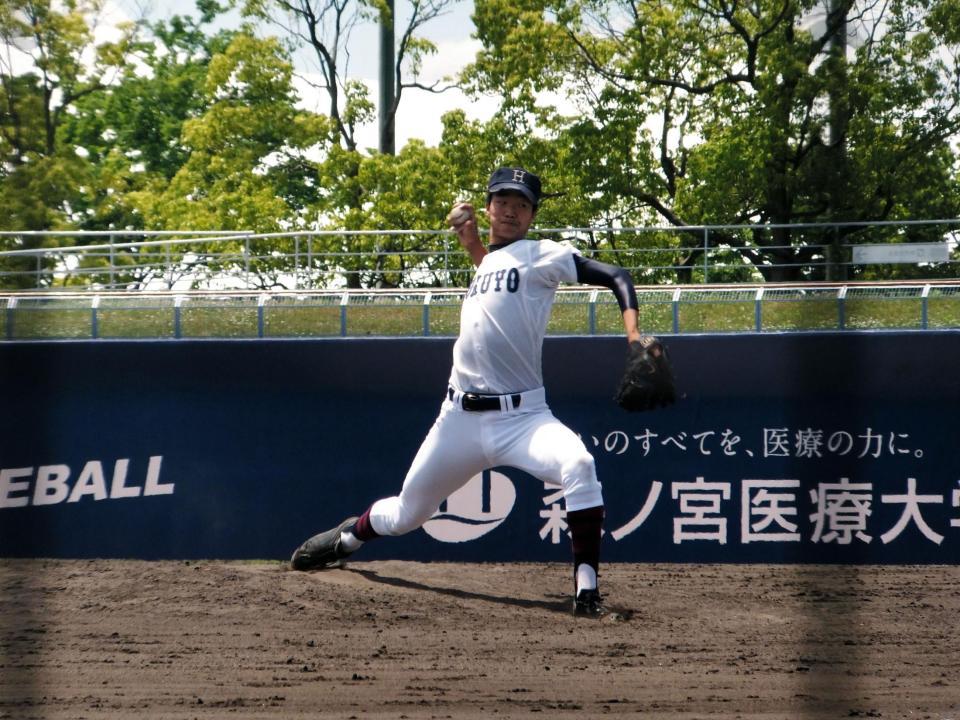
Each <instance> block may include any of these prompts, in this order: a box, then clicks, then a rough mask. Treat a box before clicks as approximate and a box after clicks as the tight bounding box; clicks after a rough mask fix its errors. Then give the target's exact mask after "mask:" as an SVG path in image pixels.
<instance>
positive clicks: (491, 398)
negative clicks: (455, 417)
mask: <svg viewBox="0 0 960 720" xmlns="http://www.w3.org/2000/svg"><path fill="white" fill-rule="evenodd" d="M456 394H457V392H456V390H454V389H453V388H452V387H451V388H447V397H448V398H449V399H450V400H451V401H452V400H453V399H454V396H455V395H456ZM501 398H505V399H506V401H507V403H508V405H510V406H511V407H512V408H513V409H514V410H516V409H517V408H518V407H520V400H521V399H522V398H521V396H520V393H514V394H512V395H481V394H479V393H463V394H462V395H461V396H460V407H462V408H463V409H464V410H467V411H469V412H484V411H487V410H500V409H501V408H502V407H503V406H502V405H501Z"/></svg>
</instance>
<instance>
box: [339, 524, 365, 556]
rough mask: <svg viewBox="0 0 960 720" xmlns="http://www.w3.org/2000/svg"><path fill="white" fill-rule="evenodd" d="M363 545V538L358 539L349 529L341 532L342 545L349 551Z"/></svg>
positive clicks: (354, 550) (353, 550)
mask: <svg viewBox="0 0 960 720" xmlns="http://www.w3.org/2000/svg"><path fill="white" fill-rule="evenodd" d="M361 545H363V540H357V538H356V536H355V535H354V534H353V533H352V532H349V531H347V530H344V531H343V532H342V533H340V546H341V547H342V548H343V549H344V550H346V551H347V552H350V553H352V552H356V550H357V549H358V548H359V547H360V546H361Z"/></svg>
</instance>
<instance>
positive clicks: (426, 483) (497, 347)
mask: <svg viewBox="0 0 960 720" xmlns="http://www.w3.org/2000/svg"><path fill="white" fill-rule="evenodd" d="M540 199H541V183H540V178H539V177H537V176H536V175H534V174H533V173H531V172H528V171H527V170H524V169H523V168H519V167H507V168H499V169H497V170H496V171H495V172H494V173H493V174H492V176H491V177H490V181H489V184H488V187H487V201H486V214H487V220H488V222H489V226H490V229H489V236H488V245H487V246H486V247H485V246H484V244H483V243H482V242H481V240H480V236H479V232H478V229H477V221H476V215H475V212H474V208H473V207H472V206H471V205H470V204H468V203H459V204H458V205H456V206H454V208H453V210H452V211H451V212H450V215H449V216H448V217H447V220H448V222H449V223H450V225H451V226H452V227H453V229H454V230H455V231H456V233H457V236H458V237H459V240H460V243H461V245H462V246H463V247H464V249H465V250H466V252H467V253H468V254H469V256H470V258H471V259H472V260H473V262H474V264H475V265H476V266H477V268H476V274H475V276H474V278H473V282H472V283H471V284H470V287H469V290H468V291H467V293H466V296H465V297H464V301H463V307H462V309H461V315H460V334H459V337H458V338H457V341H456V343H455V345H454V348H453V368H452V371H451V373H450V379H449V386H448V388H447V391H446V393H445V395H444V398H443V403H442V405H441V408H440V414H439V416H438V417H437V420H436V422H435V423H434V426H433V428H432V429H431V430H430V432H429V433H428V435H427V437H426V438H425V439H424V441H423V444H422V445H421V446H420V450H419V452H418V453H417V455H416V457H415V458H414V460H413V463H412V465H411V466H410V469H409V471H408V473H407V476H406V479H405V480H404V482H403V487H402V488H401V490H400V494H399V495H397V496H394V497H388V498H383V499H381V500H377V501H376V502H374V503H373V504H372V505H371V506H370V507H369V508H367V510H366V511H365V512H363V514H361V515H360V516H359V517H351V518H348V519H347V520H344V521H343V522H342V523H340V524H339V525H337V526H336V527H335V528H333V529H331V530H328V531H326V532H322V533H320V534H318V535H315V536H313V537H311V538H310V539H309V540H307V541H306V542H304V543H303V544H302V545H301V546H300V547H299V548H297V550H296V551H295V552H294V553H293V557H292V558H291V561H290V562H291V567H292V568H293V569H295V570H311V569H320V568H330V567H336V566H339V565H341V564H342V561H343V559H344V558H346V557H347V556H348V555H351V554H352V553H354V552H356V551H357V550H358V549H359V548H360V547H361V546H362V545H363V544H364V543H367V542H370V541H371V540H373V539H375V538H378V537H381V536H384V535H403V534H404V533H408V532H410V531H412V530H415V529H416V528H418V527H420V526H421V525H422V524H423V523H425V522H426V521H427V520H429V519H430V517H431V516H432V515H433V514H434V513H435V512H436V510H437V508H438V507H439V506H440V504H441V503H442V502H443V501H444V500H445V499H446V498H447V497H448V496H449V495H450V494H451V493H453V492H454V491H455V490H457V489H458V488H460V487H462V486H463V485H464V484H466V482H467V481H468V480H469V479H470V478H471V477H473V476H474V475H476V474H478V473H480V472H482V471H483V470H485V469H487V468H490V467H495V466H500V465H504V466H509V467H516V468H519V469H521V470H524V471H526V472H528V473H530V474H531V475H533V476H534V477H536V478H538V479H540V480H542V481H544V482H545V483H550V484H554V485H557V486H560V487H562V488H563V495H564V502H565V505H566V521H567V526H568V528H569V531H570V537H571V544H572V550H573V574H574V594H573V612H574V614H576V615H587V616H599V615H601V614H603V612H604V608H603V604H602V598H601V595H600V592H599V588H598V571H599V564H600V537H601V526H602V524H603V517H604V509H603V495H602V492H601V487H600V483H599V482H598V481H597V474H596V469H595V466H594V460H593V457H592V456H591V455H590V453H589V451H588V450H587V448H586V447H585V446H584V444H583V442H582V441H581V440H580V438H579V437H578V436H577V435H576V433H574V432H573V431H572V430H570V429H569V428H568V427H566V426H565V425H564V424H563V423H561V422H560V421H559V420H557V419H556V418H555V417H554V416H553V413H552V412H551V411H550V408H549V406H548V405H547V400H546V395H545V393H544V388H543V376H542V371H541V352H542V345H543V337H544V334H545V332H546V326H547V320H548V319H549V317H550V310H551V307H552V305H553V300H554V294H555V292H556V289H557V286H558V285H559V284H560V283H562V282H580V283H588V284H591V285H601V286H605V287H608V288H610V290H612V291H613V293H614V295H615V296H616V298H617V302H618V303H619V306H620V310H621V311H622V314H623V324H624V329H625V331H626V335H627V340H628V341H629V342H630V343H631V347H633V348H641V347H642V346H643V339H642V338H641V335H640V332H639V330H638V329H637V296H636V292H635V291H634V287H633V283H632V282H631V280H630V275H629V273H628V272H627V271H626V270H624V269H622V268H619V267H615V266H612V265H607V264H604V263H600V262H596V261H594V260H588V259H586V258H583V257H581V256H580V255H579V254H578V252H577V251H576V250H575V249H573V248H571V247H569V246H567V245H563V244H560V243H557V242H554V241H552V240H530V239H527V238H526V234H527V230H528V228H529V227H530V225H531V223H532V222H533V220H534V217H535V216H536V214H537V208H538V206H539V204H540ZM645 347H649V343H648V345H647V346H645Z"/></svg>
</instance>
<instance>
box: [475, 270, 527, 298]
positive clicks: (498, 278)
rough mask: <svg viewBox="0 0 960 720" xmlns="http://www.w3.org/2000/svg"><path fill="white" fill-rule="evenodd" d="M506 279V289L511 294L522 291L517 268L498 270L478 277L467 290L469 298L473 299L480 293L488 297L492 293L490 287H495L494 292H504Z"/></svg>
mask: <svg viewBox="0 0 960 720" xmlns="http://www.w3.org/2000/svg"><path fill="white" fill-rule="evenodd" d="M504 277H506V279H507V282H506V289H507V292H509V293H515V292H517V290H519V289H520V271H519V270H518V269H517V268H510V269H509V270H496V271H493V272H488V273H483V275H476V276H474V278H473V282H471V283H470V288H469V289H468V290H467V297H468V298H471V297H473V296H474V295H477V294H478V293H479V294H481V295H486V294H487V293H488V292H490V286H491V285H493V292H502V291H503V287H504V282H503V279H504Z"/></svg>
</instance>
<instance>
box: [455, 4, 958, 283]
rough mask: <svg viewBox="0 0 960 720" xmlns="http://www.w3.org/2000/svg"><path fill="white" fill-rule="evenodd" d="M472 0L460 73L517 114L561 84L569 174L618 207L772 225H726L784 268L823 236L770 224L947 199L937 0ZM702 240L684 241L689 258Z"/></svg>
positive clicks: (878, 212)
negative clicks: (576, 171)
mask: <svg viewBox="0 0 960 720" xmlns="http://www.w3.org/2000/svg"><path fill="white" fill-rule="evenodd" d="M476 8H477V9H476V15H475V20H476V23H477V30H478V36H479V37H480V39H481V41H482V42H483V45H484V48H483V50H482V51H481V53H480V55H479V56H478V58H477V61H476V62H475V63H474V65H473V66H472V68H471V69H470V70H469V72H468V77H469V79H470V81H471V82H472V85H473V87H474V88H475V89H476V90H477V91H487V92H502V93H503V94H504V96H505V100H504V103H505V107H507V108H511V109H513V111H514V112H517V111H521V112H525V113H528V114H532V113H543V112H544V110H543V109H542V108H538V107H537V106H536V101H537V98H538V97H539V96H540V95H541V94H542V93H543V92H544V91H563V92H565V93H567V94H568V95H569V97H570V98H571V99H572V100H573V101H574V102H576V104H577V107H578V109H579V111H580V114H578V115H577V116H576V117H573V118H569V119H567V120H566V122H563V121H560V122H559V129H558V130H557V131H556V138H557V140H558V142H559V144H560V145H561V146H563V145H564V144H568V143H570V142H571V141H570V140H567V139H565V138H574V137H575V138H578V141H577V147H579V148H582V149H587V152H588V153H589V154H590V156H591V159H592V160H593V162H594V163H595V164H594V168H595V173H596V177H595V178H592V179H591V180H592V184H590V185H584V186H582V188H581V189H582V190H587V189H595V190H596V191H599V192H600V193H601V194H602V195H605V196H607V197H609V198H611V199H614V200H615V203H616V205H615V206H613V207H612V209H613V210H614V212H615V213H616V214H617V215H618V216H619V217H620V218H621V220H622V221H624V222H628V223H637V222H643V221H651V220H660V221H666V222H669V223H671V224H674V225H677V226H680V225H698V224H742V223H756V224H770V225H772V226H774V227H773V228H772V229H771V230H769V231H760V232H755V233H752V234H750V235H742V234H735V233H727V234H725V235H723V236H722V241H723V242H724V243H726V244H729V245H733V246H738V247H741V248H742V249H743V252H744V253H745V254H746V256H747V257H749V258H750V259H751V260H752V261H753V262H754V263H755V264H756V266H757V267H758V268H759V269H760V270H761V271H762V272H763V273H764V274H765V275H766V276H767V277H768V278H771V279H788V278H791V277H796V276H797V275H798V273H797V271H796V269H795V268H796V264H797V263H803V262H806V261H809V260H811V259H813V258H814V257H815V256H816V255H817V254H818V253H822V249H821V248H820V245H822V244H823V243H824V241H825V240H827V239H828V238H825V237H824V236H823V235H822V234H817V233H811V232H807V233H802V234H800V233H796V232H793V231H791V230H790V229H789V228H784V227H777V226H779V225H785V224H792V223H803V222H814V221H828V222H840V221H847V222H850V221H853V222H856V221H861V220H862V221H867V220H869V221H877V220H893V219H904V218H916V217H925V218H936V217H955V216H956V215H957V210H958V204H960V196H958V193H957V184H956V155H955V152H954V151H953V150H952V149H951V148H950V142H951V141H954V140H955V139H956V136H957V133H958V130H960V112H958V103H960V64H958V52H960V44H958V43H957V37H956V34H957V33H956V29H955V28H956V22H955V21H956V20H957V19H958V18H957V8H956V6H955V3H951V2H950V1H949V0H945V1H943V2H925V1H924V0H919V1H913V0H899V1H898V2H894V3H885V4H880V3H873V2H869V1H868V2H860V1H858V0H837V2H834V3H833V4H832V5H831V7H830V10H829V12H827V11H824V10H823V9H822V8H821V6H819V5H818V4H816V3H813V2H811V1H810V0H802V1H800V2H797V1H796V0H751V2H746V3H744V2H738V1H735V2H730V1H728V0H708V1H707V2H701V1H700V0H678V1H676V2H672V3H664V2H657V1H651V2H642V3H634V2H622V1H619V0H522V2H519V3H517V2H507V1H506V0H478V1H477V3H476ZM818 10H819V11H820V12H819V15H818ZM818 17H819V22H816V20H817V19H818ZM535 48H536V50H535ZM540 48H542V49H540ZM587 174H589V173H587ZM584 179H585V180H586V179H588V178H584ZM852 231H853V230H852V229H847V228H844V229H840V230H838V231H837V233H835V236H836V238H842V237H844V236H846V235H847V234H848V233H850V232H852ZM701 242H702V238H700V237H698V236H697V235H695V234H691V236H690V237H689V238H688V239H687V240H686V241H685V243H684V244H686V245H688V246H690V253H689V255H688V257H687V263H689V264H693V263H695V262H696V261H697V258H698V254H699V251H698V249H696V248H697V247H698V246H699V245H700V244H701Z"/></svg>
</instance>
